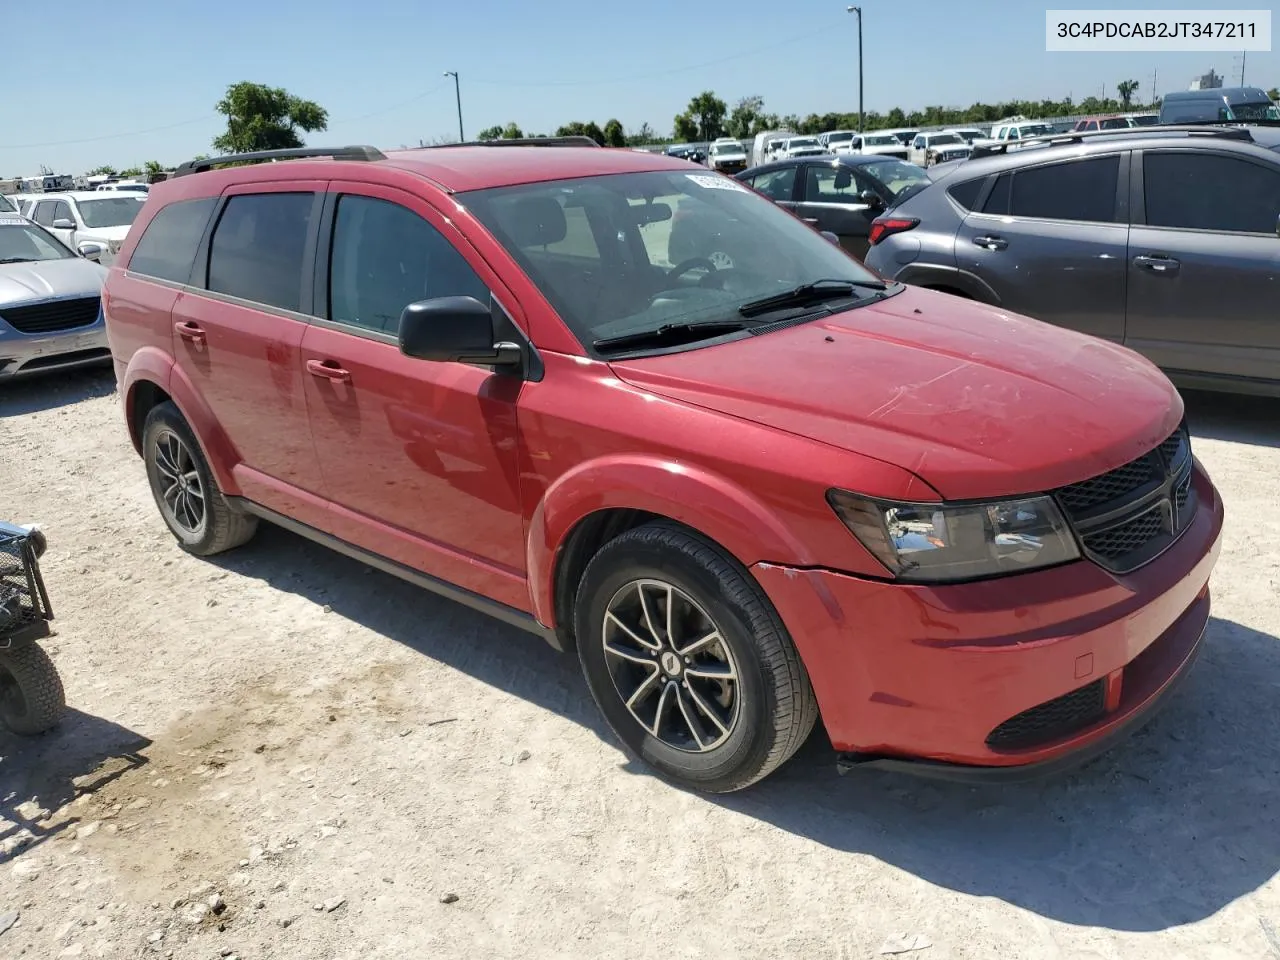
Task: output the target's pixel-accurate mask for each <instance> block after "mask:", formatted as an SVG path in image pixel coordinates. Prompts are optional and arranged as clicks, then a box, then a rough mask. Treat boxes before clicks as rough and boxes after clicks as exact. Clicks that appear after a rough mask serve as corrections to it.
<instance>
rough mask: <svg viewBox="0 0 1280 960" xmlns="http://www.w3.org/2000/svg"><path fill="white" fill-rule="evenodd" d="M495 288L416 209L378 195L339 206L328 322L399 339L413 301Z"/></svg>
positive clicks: (485, 298) (485, 295)
mask: <svg viewBox="0 0 1280 960" xmlns="http://www.w3.org/2000/svg"><path fill="white" fill-rule="evenodd" d="M434 297H475V298H476V299H477V300H479V301H480V302H481V303H488V302H489V290H488V288H487V287H486V286H485V284H484V281H483V280H481V279H480V278H479V277H478V276H477V275H476V273H475V271H474V270H472V269H471V265H470V264H468V263H467V261H466V260H464V259H463V257H462V254H460V253H459V252H458V251H457V250H456V249H454V246H453V244H451V243H450V242H449V241H448V239H446V238H445V236H444V235H443V234H441V233H440V231H439V230H437V229H436V228H435V227H433V226H432V225H431V224H430V223H428V222H427V221H426V220H424V219H422V217H420V216H418V215H417V214H416V213H414V212H413V211H412V210H409V209H407V208H405V207H402V206H400V205H399V204H395V203H391V202H389V201H387V200H377V199H374V198H372V197H359V196H351V195H348V196H344V197H342V198H341V199H339V201H338V215H337V219H336V221H335V223H334V228H333V254H332V259H331V261H330V269H329V319H331V320H335V321H337V322H339V323H346V324H350V325H351V326H356V327H363V328H364V329H366V330H376V331H378V332H381V333H389V334H395V333H397V332H399V330H400V314H401V312H402V311H403V310H404V308H405V307H407V306H408V305H409V304H411V303H416V302H417V301H419V300H430V299H432V298H434Z"/></svg>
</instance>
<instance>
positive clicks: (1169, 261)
mask: <svg viewBox="0 0 1280 960" xmlns="http://www.w3.org/2000/svg"><path fill="white" fill-rule="evenodd" d="M1133 265H1134V266H1135V267H1137V268H1138V269H1140V270H1150V271H1151V272H1152V273H1161V274H1164V275H1165V276H1170V275H1172V274H1175V273H1177V272H1178V267H1179V266H1181V264H1180V263H1179V262H1178V261H1177V260H1175V259H1173V257H1160V256H1150V255H1147V254H1143V255H1142V256H1138V257H1134V258H1133Z"/></svg>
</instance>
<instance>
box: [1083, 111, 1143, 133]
mask: <svg viewBox="0 0 1280 960" xmlns="http://www.w3.org/2000/svg"><path fill="white" fill-rule="evenodd" d="M1133 126H1137V124H1135V123H1134V122H1133V121H1132V120H1130V119H1129V118H1128V117H1121V116H1116V115H1112V116H1105V117H1082V118H1081V119H1079V120H1077V121H1076V122H1075V125H1074V126H1073V127H1072V128H1071V129H1072V130H1073V131H1076V132H1086V131H1089V130H1125V129H1128V128H1129V127H1133Z"/></svg>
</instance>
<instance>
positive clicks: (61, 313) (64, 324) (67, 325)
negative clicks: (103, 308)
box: [0, 297, 99, 333]
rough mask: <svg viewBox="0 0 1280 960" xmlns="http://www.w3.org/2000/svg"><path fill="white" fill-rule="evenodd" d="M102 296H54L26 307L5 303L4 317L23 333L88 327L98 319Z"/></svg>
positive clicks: (10, 324)
mask: <svg viewBox="0 0 1280 960" xmlns="http://www.w3.org/2000/svg"><path fill="white" fill-rule="evenodd" d="M98 305H99V298H98V297H79V298H77V299H75V300H51V301H47V302H45V303H33V304H30V305H28V306H23V307H5V308H4V309H2V310H0V320H4V322H5V323H7V324H9V326H11V327H13V329H15V330H17V331H18V332H19V333H52V332H54V331H56V330H71V329H73V328H75V327H87V326H89V325H90V324H91V323H93V322H94V321H95V320H97V319H98Z"/></svg>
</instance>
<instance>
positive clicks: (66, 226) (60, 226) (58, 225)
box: [53, 217, 76, 230]
mask: <svg viewBox="0 0 1280 960" xmlns="http://www.w3.org/2000/svg"><path fill="white" fill-rule="evenodd" d="M75 228H76V222H75V221H74V220H68V219H67V218H66V217H59V218H58V219H57V220H55V221H53V229H55V230H74V229H75Z"/></svg>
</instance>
